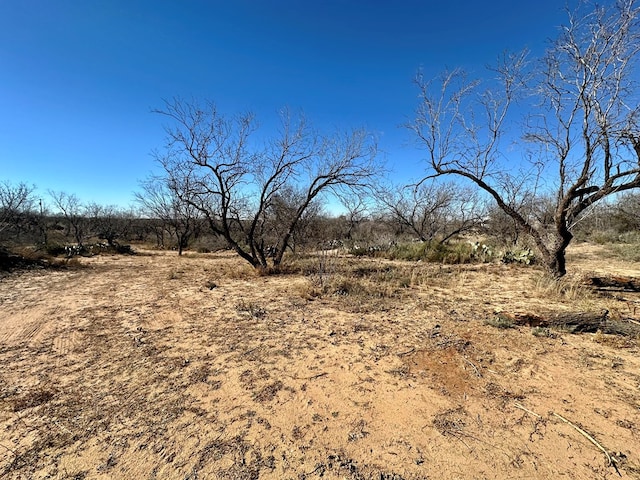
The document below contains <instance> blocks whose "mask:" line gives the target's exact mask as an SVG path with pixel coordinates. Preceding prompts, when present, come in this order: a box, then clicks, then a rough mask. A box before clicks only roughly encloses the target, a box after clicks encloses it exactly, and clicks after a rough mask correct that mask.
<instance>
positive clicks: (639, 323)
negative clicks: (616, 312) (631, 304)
mask: <svg viewBox="0 0 640 480" xmlns="http://www.w3.org/2000/svg"><path fill="white" fill-rule="evenodd" d="M625 320H626V321H627V322H631V323H635V324H636V325H640V322H637V321H635V320H632V319H631V318H625Z"/></svg>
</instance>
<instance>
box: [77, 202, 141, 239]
mask: <svg viewBox="0 0 640 480" xmlns="http://www.w3.org/2000/svg"><path fill="white" fill-rule="evenodd" d="M85 211H86V214H87V220H88V223H89V226H90V227H89V231H90V233H91V236H95V237H98V238H99V239H100V240H106V242H107V244H108V245H109V247H117V246H118V242H117V240H119V239H122V238H124V237H126V236H127V233H128V232H127V231H128V228H129V224H130V216H129V214H128V213H126V212H125V211H123V210H122V209H120V208H119V207H117V206H116V205H100V204H98V203H95V202H92V203H90V204H89V205H87V207H86V208H85Z"/></svg>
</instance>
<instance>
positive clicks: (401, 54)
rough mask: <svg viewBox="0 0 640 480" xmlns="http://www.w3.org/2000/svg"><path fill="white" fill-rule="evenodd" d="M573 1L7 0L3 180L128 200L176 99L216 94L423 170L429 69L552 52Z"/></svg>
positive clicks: (2, 48) (0, 65)
mask: <svg viewBox="0 0 640 480" xmlns="http://www.w3.org/2000/svg"><path fill="white" fill-rule="evenodd" d="M563 6H564V1H563V0H537V1H535V2H515V1H513V0H510V1H505V0H492V1H488V0H487V1H480V0H447V1H439V0H438V1H435V0H423V1H419V0H412V1H403V0H395V1H377V0H369V1H366V0H362V1H348V0H343V1H338V0H326V1H325V0H315V1H305V0H298V1H293V0H287V1H284V0H283V1H278V0H271V1H266V0H263V1H258V0H256V1H247V0H227V1H217V0H211V1H205V0H197V1H196V0H182V1H178V0H175V1H169V0H55V1H53V0H0V181H1V180H10V181H12V182H18V181H25V182H28V183H32V184H35V185H36V186H37V187H38V191H39V192H40V194H41V195H43V196H45V193H46V191H47V190H48V189H52V190H57V191H59V190H63V191H66V192H67V193H75V194H77V195H78V196H79V197H80V198H82V199H83V200H85V201H96V202H98V203H102V204H119V205H122V206H126V205H128V204H130V203H131V202H132V192H133V191H135V190H136V189H137V186H138V181H139V180H140V179H143V178H144V177H145V176H147V174H148V173H150V172H151V171H153V170H156V171H157V170H158V169H157V166H156V165H155V164H154V162H153V160H152V158H151V156H150V152H151V151H152V150H153V149H155V148H159V147H161V146H162V144H163V139H164V132H163V129H162V125H163V122H165V121H166V120H165V119H164V118H162V117H160V116H158V115H155V114H152V113H150V111H151V109H153V108H159V107H161V106H162V99H163V98H172V97H175V96H180V97H186V98H191V97H195V98H206V99H211V100H214V101H215V102H216V103H217V104H218V106H219V107H220V109H221V110H222V111H224V112H227V113H235V112H238V111H244V110H252V111H254V112H255V113H256V114H257V116H258V119H259V120H260V122H261V123H262V124H263V125H265V126H267V127H268V126H269V125H270V124H271V123H275V122H276V121H277V111H278V110H279V109H280V108H282V107H283V106H289V107H292V108H294V109H301V110H303V111H304V112H305V114H306V116H307V117H308V118H309V120H310V121H312V122H313V123H314V125H316V126H319V127H321V128H324V127H328V128H331V127H334V126H337V127H359V126H364V127H366V128H367V129H369V130H370V131H372V132H374V133H375V134H377V135H378V136H379V138H380V147H381V148H382V150H383V151H384V152H386V156H387V161H388V163H389V165H390V166H391V167H392V168H393V169H394V170H395V171H396V172H397V174H398V176H399V177H415V176H418V175H419V173H420V171H421V170H422V169H423V168H424V166H423V165H421V164H420V163H419V162H418V159H419V158H420V152H419V151H416V150H415V148H414V147H412V146H408V144H409V143H410V141H411V137H410V134H409V133H408V132H407V131H406V130H404V129H402V128H400V127H399V125H401V124H402V123H403V122H405V121H406V120H407V119H408V118H410V117H411V115H412V111H413V109H414V108H415V106H416V100H417V91H416V89H415V87H414V86H413V84H412V78H413V77H414V75H415V73H416V71H417V70H418V69H419V68H423V69H424V70H425V72H426V74H427V76H435V75H436V74H437V73H438V72H440V71H442V70H443V69H445V68H447V67H449V68H452V67H457V66H463V67H465V68H466V69H468V70H469V71H471V72H474V73H476V74H478V75H482V74H483V68H484V65H485V64H487V63H491V62H493V61H494V60H495V58H496V57H497V56H498V55H499V54H500V53H501V52H502V51H504V50H505V49H511V50H519V49H521V48H523V47H529V48H530V49H532V50H533V51H534V53H535V52H538V53H539V52H541V51H542V50H543V49H544V47H545V44H546V41H547V40H548V39H549V38H551V37H554V36H555V34H556V32H557V27H558V26H559V25H560V24H561V23H564V22H565V21H566V15H565V13H564V10H563Z"/></svg>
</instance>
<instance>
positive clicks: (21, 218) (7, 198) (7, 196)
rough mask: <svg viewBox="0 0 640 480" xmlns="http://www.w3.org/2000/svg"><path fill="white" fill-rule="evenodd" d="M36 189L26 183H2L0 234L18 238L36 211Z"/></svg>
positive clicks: (0, 194)
mask: <svg viewBox="0 0 640 480" xmlns="http://www.w3.org/2000/svg"><path fill="white" fill-rule="evenodd" d="M34 190H35V187H33V186H29V185H27V184H26V183H24V182H21V183H18V184H13V183H11V182H9V181H3V182H0V232H5V233H6V232H9V234H10V235H11V236H12V237H17V236H18V235H19V234H20V232H21V231H22V230H23V229H24V228H25V226H26V225H25V224H26V223H27V222H28V219H29V216H30V214H31V213H32V212H33V209H34V198H33V192H34Z"/></svg>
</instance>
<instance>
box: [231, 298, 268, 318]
mask: <svg viewBox="0 0 640 480" xmlns="http://www.w3.org/2000/svg"><path fill="white" fill-rule="evenodd" d="M236 311H237V312H239V313H242V314H245V315H249V316H250V317H251V318H256V319H259V318H264V317H265V316H266V315H267V310H266V309H265V308H263V307H262V306H260V305H258V304H257V303H254V302H247V301H246V300H240V302H238V303H237V304H236Z"/></svg>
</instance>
